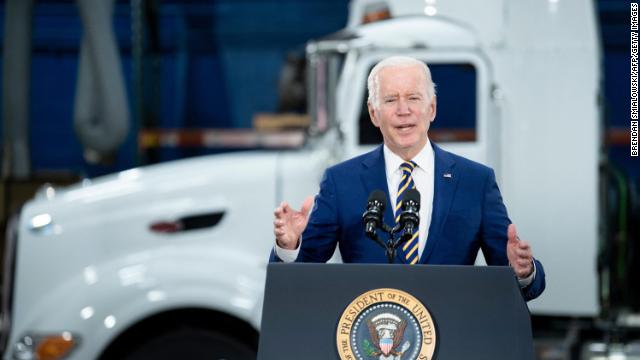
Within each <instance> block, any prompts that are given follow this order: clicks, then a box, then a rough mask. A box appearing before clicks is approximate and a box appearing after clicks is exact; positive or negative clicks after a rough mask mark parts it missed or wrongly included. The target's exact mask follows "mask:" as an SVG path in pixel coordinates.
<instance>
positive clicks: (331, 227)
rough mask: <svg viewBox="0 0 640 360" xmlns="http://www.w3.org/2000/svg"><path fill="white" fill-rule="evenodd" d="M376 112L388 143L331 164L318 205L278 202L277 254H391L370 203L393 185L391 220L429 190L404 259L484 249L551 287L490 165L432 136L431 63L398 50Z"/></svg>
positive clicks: (452, 259)
mask: <svg viewBox="0 0 640 360" xmlns="http://www.w3.org/2000/svg"><path fill="white" fill-rule="evenodd" d="M367 85H368V90H369V99H368V107H369V115H370V117H371V121H372V122H373V124H374V125H375V126H376V127H378V128H380V131H381V132H382V136H383V139H384V144H383V145H381V146H379V147H378V148H376V149H375V150H373V151H372V152H369V153H366V154H364V155H361V156H358V157H355V158H353V159H350V160H347V161H345V162H342V163H340V164H337V165H335V166H333V167H330V168H328V169H327V170H326V172H325V174H324V177H323V179H322V182H321V184H320V191H319V193H318V195H317V196H316V197H315V206H314V208H313V211H311V213H309V210H310V209H311V205H312V203H313V198H312V197H308V198H307V199H306V200H305V201H304V203H303V205H302V208H301V210H300V211H296V210H294V209H292V208H291V207H290V206H289V205H288V204H287V203H286V202H283V203H282V204H281V205H280V206H279V207H278V208H276V210H275V212H274V214H275V220H274V234H275V236H276V245H275V247H274V250H273V252H272V254H271V261H286V262H290V261H302V262H325V261H327V260H328V259H329V258H330V257H331V256H332V254H333V252H334V250H335V247H336V245H337V246H339V248H340V253H341V255H342V260H343V261H344V262H346V263H352V262H355V263H385V262H387V260H386V257H385V253H384V251H383V250H382V249H381V248H380V247H379V246H378V245H377V244H375V243H374V242H373V241H372V240H370V239H368V238H367V237H366V235H365V232H364V225H363V221H362V213H363V210H364V207H365V205H366V202H367V198H368V196H369V194H370V193H371V192H372V191H373V190H376V189H380V190H384V191H386V192H387V196H388V199H387V204H391V205H392V206H387V208H386V209H385V213H384V221H385V223H387V224H394V223H395V222H396V220H397V219H396V216H397V214H398V211H399V208H400V206H401V204H402V199H403V195H404V194H405V190H407V189H409V188H413V187H415V188H417V190H418V191H419V192H420V194H421V203H422V206H421V208H420V211H419V215H420V224H419V231H418V232H417V233H416V234H415V236H414V237H413V238H412V239H411V240H409V241H408V242H407V243H406V244H404V245H403V246H402V247H401V249H399V250H400V251H398V254H397V262H401V263H407V264H416V263H419V264H451V265H472V264H473V263H474V260H475V258H476V256H477V253H478V250H480V249H482V252H483V254H484V257H485V259H486V261H487V263H488V264H489V265H510V266H511V267H512V268H513V270H514V272H515V274H516V276H517V277H518V281H519V283H520V286H521V289H522V293H523V296H524V297H525V299H527V300H530V299H534V298H536V297H538V296H539V295H540V294H541V293H542V291H543V290H544V287H545V275H544V269H543V267H542V264H541V263H540V262H539V261H538V260H535V259H534V258H533V255H532V250H531V247H530V246H529V244H528V243H527V242H526V241H523V240H520V239H519V238H518V236H517V233H516V228H515V226H514V225H513V224H511V221H510V220H509V217H508V216H507V210H506V208H505V206H504V203H503V201H502V196H501V195H500V190H499V189H498V185H497V183H496V179H495V175H494V172H493V170H492V169H491V168H489V167H486V166H484V165H481V164H479V163H476V162H473V161H471V160H468V159H465V158H463V157H460V156H457V155H454V154H452V153H449V152H447V151H444V150H442V149H440V148H439V147H438V146H436V145H435V144H433V143H431V142H430V141H429V137H428V130H429V125H430V124H431V122H433V121H434V119H435V116H436V96H435V86H434V84H433V81H432V80H431V73H430V71H429V68H428V67H427V66H426V65H425V64H424V63H423V62H421V61H419V60H417V59H413V58H409V57H400V56H395V57H390V58H387V59H384V60H383V61H381V62H380V63H378V64H377V65H376V66H375V67H374V68H373V69H372V70H371V73H370V74H369V79H368V84H367Z"/></svg>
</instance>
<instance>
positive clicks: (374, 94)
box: [367, 56, 436, 108]
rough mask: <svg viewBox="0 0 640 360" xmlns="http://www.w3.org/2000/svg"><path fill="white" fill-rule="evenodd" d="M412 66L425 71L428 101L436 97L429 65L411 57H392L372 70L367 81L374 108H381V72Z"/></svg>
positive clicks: (370, 100)
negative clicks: (385, 69)
mask: <svg viewBox="0 0 640 360" xmlns="http://www.w3.org/2000/svg"><path fill="white" fill-rule="evenodd" d="M410 66H418V67H420V69H422V70H423V71H424V75H425V79H427V88H426V91H427V98H428V100H431V99H433V97H434V96H436V84H434V83H433V80H432V79H431V71H430V70H429V67H428V66H427V64H425V63H424V62H422V61H420V60H418V59H416V58H412V57H409V56H390V57H388V58H385V59H383V60H382V61H380V62H379V63H377V64H376V66H374V67H373V69H371V72H370V73H369V78H368V79H367V89H368V90H369V99H368V101H369V103H370V104H371V105H373V107H374V108H379V107H380V99H379V98H378V92H379V90H380V76H379V74H380V71H381V70H382V69H384V68H387V67H410Z"/></svg>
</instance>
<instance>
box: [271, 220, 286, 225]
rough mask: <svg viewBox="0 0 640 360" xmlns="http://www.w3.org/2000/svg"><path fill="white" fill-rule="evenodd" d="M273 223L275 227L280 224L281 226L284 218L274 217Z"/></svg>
mask: <svg viewBox="0 0 640 360" xmlns="http://www.w3.org/2000/svg"><path fill="white" fill-rule="evenodd" d="M273 225H274V226H276V227H281V226H283V225H284V220H281V219H275V220H274V221H273Z"/></svg>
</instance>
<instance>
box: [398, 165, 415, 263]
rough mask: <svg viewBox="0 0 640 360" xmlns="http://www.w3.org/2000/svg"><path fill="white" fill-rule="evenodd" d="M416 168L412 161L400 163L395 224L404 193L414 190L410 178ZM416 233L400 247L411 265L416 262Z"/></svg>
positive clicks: (411, 178)
mask: <svg viewBox="0 0 640 360" xmlns="http://www.w3.org/2000/svg"><path fill="white" fill-rule="evenodd" d="M416 166H418V165H417V164H416V163H415V162H413V161H405V162H404V163H402V165H400V170H402V179H401V180H400V185H398V195H397V197H396V209H395V217H396V224H397V223H399V222H400V213H401V212H402V199H403V198H404V193H405V192H406V190H408V189H415V188H416V184H415V183H414V182H413V177H411V173H412V172H413V169H415V167H416ZM418 233H419V231H418V230H417V229H416V231H415V232H414V233H413V236H412V237H411V239H409V240H408V241H407V242H406V243H405V244H404V245H403V246H402V252H403V253H404V257H405V259H406V260H407V262H408V263H409V264H411V265H413V264H415V263H417V262H418Z"/></svg>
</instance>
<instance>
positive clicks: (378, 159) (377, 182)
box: [360, 145, 406, 263]
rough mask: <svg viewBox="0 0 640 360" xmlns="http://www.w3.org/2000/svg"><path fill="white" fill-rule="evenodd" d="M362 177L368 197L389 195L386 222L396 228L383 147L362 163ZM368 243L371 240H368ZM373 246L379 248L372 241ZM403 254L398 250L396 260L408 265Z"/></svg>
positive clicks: (385, 210) (374, 151) (384, 238)
mask: <svg viewBox="0 0 640 360" xmlns="http://www.w3.org/2000/svg"><path fill="white" fill-rule="evenodd" d="M360 177H361V179H362V183H363V184H364V188H365V189H366V194H367V195H368V194H370V193H371V192H372V191H373V190H382V191H384V193H385V194H387V206H386V207H385V209H384V222H385V223H386V224H387V225H389V226H394V225H395V219H394V217H393V211H392V210H393V209H392V206H391V201H390V199H391V197H390V195H389V186H388V185H387V171H386V168H385V163H384V152H383V148H382V145H381V146H379V147H378V148H376V149H375V150H373V151H372V152H370V153H369V155H368V156H366V157H365V158H364V160H363V161H362V172H361V173H360ZM363 205H364V204H363ZM363 212H364V209H363ZM386 240H387V238H386V237H383V241H385V242H386ZM367 241H371V240H369V239H367ZM371 244H372V246H376V247H378V245H374V242H373V241H371ZM380 251H381V252H384V250H383V249H382V248H380ZM401 254H402V252H401V251H400V250H398V254H397V255H396V259H398V260H399V261H400V262H402V263H406V261H405V260H404V258H403V256H401Z"/></svg>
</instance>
